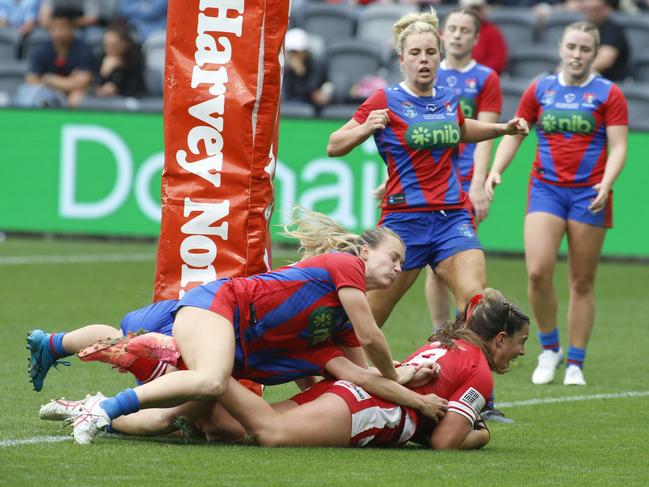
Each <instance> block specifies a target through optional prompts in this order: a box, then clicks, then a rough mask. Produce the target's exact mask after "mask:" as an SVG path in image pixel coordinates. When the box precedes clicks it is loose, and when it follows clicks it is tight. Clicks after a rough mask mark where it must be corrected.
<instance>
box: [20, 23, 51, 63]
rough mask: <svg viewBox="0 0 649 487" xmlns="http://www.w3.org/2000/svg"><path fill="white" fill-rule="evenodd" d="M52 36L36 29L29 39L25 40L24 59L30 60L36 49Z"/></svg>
mask: <svg viewBox="0 0 649 487" xmlns="http://www.w3.org/2000/svg"><path fill="white" fill-rule="evenodd" d="M49 38H50V34H49V33H48V32H47V31H46V30H43V29H35V30H34V32H32V33H31V34H30V35H29V37H28V38H27V39H26V40H25V45H24V46H23V53H22V58H23V59H29V56H30V55H31V53H32V51H33V50H34V48H35V47H36V46H37V45H39V44H40V43H42V42H46V41H48V40H49Z"/></svg>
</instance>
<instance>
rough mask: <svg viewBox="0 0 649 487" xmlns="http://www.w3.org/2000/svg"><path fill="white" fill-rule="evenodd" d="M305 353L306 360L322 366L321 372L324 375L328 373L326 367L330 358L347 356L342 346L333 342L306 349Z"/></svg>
mask: <svg viewBox="0 0 649 487" xmlns="http://www.w3.org/2000/svg"><path fill="white" fill-rule="evenodd" d="M304 355H305V357H304V358H305V359H306V360H308V361H309V362H311V363H312V364H315V365H317V366H318V367H320V372H321V374H322V375H323V376H324V375H325V374H326V370H325V367H326V365H327V363H328V362H329V361H330V360H332V359H334V358H336V357H344V356H345V354H344V353H343V351H342V350H341V349H340V347H338V346H336V345H331V344H328V345H320V346H317V347H314V348H311V349H309V350H308V351H305V352H304Z"/></svg>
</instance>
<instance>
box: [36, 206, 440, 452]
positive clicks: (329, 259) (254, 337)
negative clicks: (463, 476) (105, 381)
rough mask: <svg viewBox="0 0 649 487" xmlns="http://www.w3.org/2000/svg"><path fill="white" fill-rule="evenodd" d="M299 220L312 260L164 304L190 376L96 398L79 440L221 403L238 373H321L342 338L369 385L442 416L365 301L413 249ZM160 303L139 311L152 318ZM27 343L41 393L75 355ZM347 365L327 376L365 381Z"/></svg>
mask: <svg viewBox="0 0 649 487" xmlns="http://www.w3.org/2000/svg"><path fill="white" fill-rule="evenodd" d="M295 223H296V229H295V230H292V231H291V232H289V233H288V234H289V235H291V236H294V237H296V238H298V239H299V240H300V243H301V245H302V249H303V250H304V255H305V257H306V258H305V259H304V260H302V261H300V262H298V263H297V264H294V265H292V266H287V267H283V268H281V269H278V270H276V271H271V272H268V273H266V274H261V275H258V276H253V277H250V278H234V279H221V280H219V281H214V282H212V283H208V284H206V285H203V286H200V287H198V288H195V289H193V290H191V291H190V292H188V293H187V294H186V295H185V296H184V297H183V298H182V299H181V300H180V301H179V302H177V303H173V305H171V306H170V307H169V308H165V309H166V310H167V317H168V318H169V320H168V321H167V323H168V324H167V326H168V327H169V328H171V332H172V333H173V336H174V338H175V339H176V342H177V343H178V347H179V349H180V350H181V352H182V355H183V360H184V363H185V364H187V370H181V371H178V372H176V373H174V374H167V375H164V376H162V377H159V378H158V379H157V380H156V381H153V382H148V383H146V384H143V385H140V386H138V387H136V388H135V389H126V390H125V391H122V392H121V393H120V394H118V395H117V396H116V397H113V398H108V399H106V398H101V400H97V401H94V402H92V401H89V402H88V404H91V403H92V405H93V410H92V412H90V413H88V414H86V415H85V416H84V418H85V419H86V420H84V421H79V422H78V423H79V424H77V425H76V427H75V438H76V439H77V441H79V442H80V443H89V442H90V441H92V437H93V436H94V434H96V432H97V430H98V428H99V427H101V426H102V425H106V424H108V423H109V422H110V420H111V419H115V418H117V417H119V416H121V415H125V414H131V413H134V412H135V411H138V410H139V409H141V408H142V409H145V408H150V407H169V406H175V405H180V404H183V403H185V402H187V401H190V400H213V399H215V398H216V397H218V396H219V395H220V394H222V393H223V391H224V390H225V389H226V388H227V384H228V380H229V378H230V376H232V374H233V372H234V374H235V376H236V377H237V378H248V379H253V380H256V381H258V382H262V383H267V384H277V383H282V382H288V381H290V380H294V379H296V378H299V377H304V376H311V375H317V374H320V373H322V369H323V367H324V365H325V364H329V362H331V361H332V360H331V359H332V358H334V357H336V356H339V357H341V358H344V357H343V355H344V353H343V352H342V351H341V350H340V348H336V347H333V348H332V347H328V348H324V347H323V348H319V345H320V344H321V343H324V342H327V341H328V340H330V338H331V337H332V336H334V335H336V338H337V339H339V340H340V342H342V343H343V345H345V346H346V347H348V348H350V349H352V350H350V353H352V355H353V357H354V360H355V361H356V363H357V364H359V365H360V366H361V367H365V366H366V365H367V362H366V359H365V355H364V354H362V353H360V352H361V350H362V351H364V352H365V353H366V354H367V356H368V357H369V358H370V359H371V360H372V362H373V364H374V365H375V367H376V368H377V369H378V371H379V372H380V375H372V377H371V380H370V382H371V383H372V384H370V386H376V387H378V389H376V390H374V392H381V394H382V395H384V396H385V395H386V394H387V395H388V396H390V397H391V399H393V400H396V401H397V402H399V403H400V404H404V405H408V406H411V407H414V408H417V409H418V410H421V411H425V413H426V414H428V415H430V416H431V417H437V416H442V415H443V414H444V410H445V405H444V404H443V403H442V402H441V401H439V400H438V399H437V398H436V397H432V396H430V397H424V396H420V395H417V394H414V393H412V392H411V391H409V390H408V389H406V388H404V387H401V386H399V384H398V382H408V381H409V380H410V379H411V378H412V376H413V373H411V371H412V368H409V369H407V370H406V371H405V372H402V373H397V371H396V370H395V367H394V364H393V362H392V356H391V354H390V350H389V348H388V345H387V341H386V340H385V337H384V335H383V333H382V332H381V330H380V329H379V328H378V327H377V326H376V323H375V322H374V319H373V317H372V314H371V311H370V308H369V304H368V302H367V298H366V295H365V292H366V290H371V289H380V288H383V287H387V286H389V285H390V284H391V283H392V282H393V281H394V280H395V279H396V277H397V276H398V274H399V272H400V270H401V268H400V266H401V262H402V260H403V252H404V251H403V244H402V243H401V241H400V239H399V238H398V237H397V236H396V235H395V234H394V233H393V232H391V231H390V230H387V229H382V228H377V229H373V230H369V231H367V232H364V233H363V234H362V235H360V236H358V235H354V234H350V233H348V232H346V231H345V230H344V229H343V228H342V227H340V226H338V225H337V224H336V223H335V222H333V221H332V220H331V219H329V218H327V217H325V216H324V215H320V214H316V213H312V212H308V213H306V214H305V215H304V216H303V217H302V218H300V219H298V220H296V222H295ZM158 304H159V303H158ZM159 305H160V304H159ZM155 306H156V305H152V307H148V308H145V309H144V310H140V312H141V313H144V314H146V313H149V312H151V311H152V310H153V309H154V308H153V307H155ZM160 306H162V307H164V306H166V305H160ZM156 312H157V311H156ZM348 322H351V328H349V327H348ZM28 341H29V347H30V349H31V352H32V358H31V364H32V365H31V367H30V375H31V376H32V378H33V381H34V382H35V385H36V386H37V385H38V384H40V386H41V387H42V381H43V378H44V375H45V373H46V372H47V369H48V368H49V366H50V365H52V364H53V363H54V362H55V360H56V358H57V355H60V354H62V353H64V352H67V351H66V350H65V335H63V334H54V335H50V336H47V335H46V334H44V333H43V332H40V333H38V334H37V336H35V334H32V335H30V338H29V340H28ZM329 343H330V344H331V342H329ZM354 348H355V349H356V350H353V349H354ZM341 362H343V364H344V365H343V367H342V370H337V371H332V370H330V369H331V368H332V367H333V365H330V366H329V367H328V368H327V370H328V371H329V372H330V373H332V374H333V375H334V376H336V377H338V378H341V379H352V377H348V376H349V374H350V373H351V375H354V376H358V375H359V371H358V369H360V367H355V368H354V367H350V365H353V364H351V362H349V361H348V360H344V361H342V360H339V361H338V362H336V363H341ZM350 370H351V372H350ZM362 375H363V376H365V377H366V376H367V375H368V374H366V373H364V372H363V373H362ZM381 376H383V377H381ZM356 378H358V377H356Z"/></svg>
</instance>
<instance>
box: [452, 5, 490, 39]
mask: <svg viewBox="0 0 649 487" xmlns="http://www.w3.org/2000/svg"><path fill="white" fill-rule="evenodd" d="M451 14H463V15H468V16H469V17H471V20H473V25H474V26H475V35H476V36H477V35H478V34H480V27H481V26H482V22H481V21H480V16H479V15H478V14H477V13H476V11H475V10H472V9H470V8H456V9H454V10H451V11H450V12H449V13H448V15H447V16H446V20H445V21H444V27H446V22H448V18H449V17H450V16H451Z"/></svg>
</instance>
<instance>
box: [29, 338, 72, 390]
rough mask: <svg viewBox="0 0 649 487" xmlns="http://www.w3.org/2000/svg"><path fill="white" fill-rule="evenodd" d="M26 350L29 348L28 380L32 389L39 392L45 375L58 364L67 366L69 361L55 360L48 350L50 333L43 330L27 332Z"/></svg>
mask: <svg viewBox="0 0 649 487" xmlns="http://www.w3.org/2000/svg"><path fill="white" fill-rule="evenodd" d="M27 350H29V358H28V359H27V361H28V362H29V366H28V369H27V373H28V375H29V382H31V383H32V386H33V387H34V390H35V391H36V392H39V391H41V390H42V389H43V383H44V381H45V376H46V375H47V373H48V372H49V370H50V369H51V368H52V367H54V368H55V369H57V370H58V366H59V365H65V366H66V367H68V366H69V365H70V362H68V361H66V360H57V359H56V358H55V357H54V356H53V355H52V352H51V350H50V334H49V333H45V332H44V331H43V330H32V331H30V332H29V333H28V334H27Z"/></svg>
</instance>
